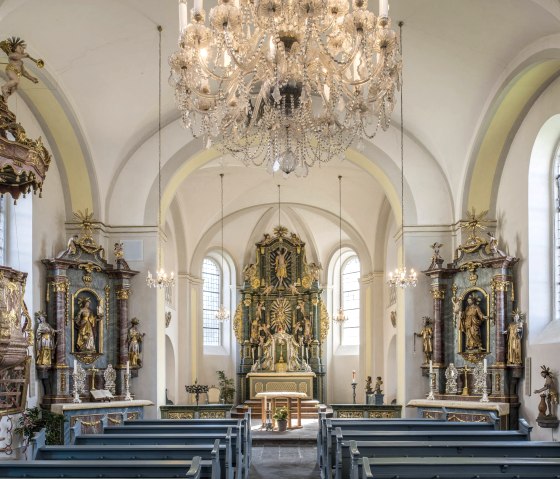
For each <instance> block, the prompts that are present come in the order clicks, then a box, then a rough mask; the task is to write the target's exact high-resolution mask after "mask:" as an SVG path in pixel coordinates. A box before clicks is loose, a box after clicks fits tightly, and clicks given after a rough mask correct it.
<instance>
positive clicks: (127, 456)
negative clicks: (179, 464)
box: [32, 429, 233, 479]
mask: <svg viewBox="0 0 560 479" xmlns="http://www.w3.org/2000/svg"><path fill="white" fill-rule="evenodd" d="M45 435H46V434H45V430H44V429H42V430H41V431H40V432H39V433H37V434H36V435H35V436H34V437H33V439H32V442H33V449H32V451H33V455H32V459H33V460H55V461H56V460H58V461H68V460H73V461H76V460H86V461H87V460H90V461H91V460H98V461H99V460H102V461H104V460H110V461H115V460H117V461H120V460H137V459H143V460H193V459H194V458H195V457H200V459H202V460H204V461H211V463H212V468H211V470H208V469H207V468H203V469H202V470H201V474H200V477H201V479H202V478H206V479H233V467H230V466H228V467H226V445H225V444H220V440H219V439H216V440H215V441H214V443H213V444H205V445H166V446H161V445H159V446H154V445H136V446H128V445H115V446H111V447H107V446H95V445H94V446H89V445H85V446H46V445H45Z"/></svg>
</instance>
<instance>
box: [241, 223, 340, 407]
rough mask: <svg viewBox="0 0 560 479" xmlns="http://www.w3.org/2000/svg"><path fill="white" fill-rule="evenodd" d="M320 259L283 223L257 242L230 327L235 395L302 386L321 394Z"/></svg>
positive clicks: (324, 322)
mask: <svg viewBox="0 0 560 479" xmlns="http://www.w3.org/2000/svg"><path fill="white" fill-rule="evenodd" d="M320 269H321V267H320V265H318V264H316V263H314V262H308V261H307V258H306V251H305V243H304V242H303V241H301V239H300V238H299V236H298V235H297V234H295V233H288V230H287V229H286V228H284V227H283V226H278V227H277V228H275V229H274V235H270V234H265V235H264V237H263V239H262V240H261V241H260V242H258V243H257V244H256V250H255V263H251V264H249V265H247V266H245V268H244V269H243V275H244V283H243V288H242V289H241V291H240V293H241V298H242V299H241V301H240V303H239V304H238V305H237V310H236V313H235V318H234V331H235V335H236V338H237V341H238V342H239V343H240V344H241V357H240V360H239V364H238V369H237V380H238V387H237V391H238V401H239V402H241V403H242V402H244V401H246V400H247V399H252V398H254V396H255V394H257V393H259V392H279V391H291V392H304V393H305V394H307V396H308V397H309V398H310V399H318V400H319V401H322V400H323V398H324V397H325V383H324V378H325V370H324V368H323V357H322V356H323V351H322V345H323V342H324V341H325V339H326V336H327V333H328V328H329V317H328V314H327V309H326V306H325V304H324V303H323V300H322V298H321V294H322V292H323V291H322V289H320V287H319V271H320Z"/></svg>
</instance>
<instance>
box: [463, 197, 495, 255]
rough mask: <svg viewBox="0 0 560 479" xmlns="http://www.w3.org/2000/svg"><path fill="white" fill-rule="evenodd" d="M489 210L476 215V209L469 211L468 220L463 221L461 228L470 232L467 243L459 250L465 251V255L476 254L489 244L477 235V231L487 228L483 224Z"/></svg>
mask: <svg viewBox="0 0 560 479" xmlns="http://www.w3.org/2000/svg"><path fill="white" fill-rule="evenodd" d="M487 214H488V210H484V211H481V212H480V213H478V214H477V213H476V210H475V209H474V207H473V208H472V211H467V219H466V220H461V222H460V224H459V228H461V229H466V230H470V232H469V236H468V238H467V241H466V242H465V243H464V244H462V245H461V246H459V248H458V249H459V250H463V251H464V252H465V253H474V252H475V251H476V250H477V249H479V248H480V247H481V246H486V245H487V244H488V242H487V241H486V240H484V239H482V238H481V237H480V236H478V235H477V230H481V231H482V230H485V229H486V226H484V225H482V222H483V221H485V220H486V215H487Z"/></svg>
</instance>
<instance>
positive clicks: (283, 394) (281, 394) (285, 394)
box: [255, 391, 307, 429]
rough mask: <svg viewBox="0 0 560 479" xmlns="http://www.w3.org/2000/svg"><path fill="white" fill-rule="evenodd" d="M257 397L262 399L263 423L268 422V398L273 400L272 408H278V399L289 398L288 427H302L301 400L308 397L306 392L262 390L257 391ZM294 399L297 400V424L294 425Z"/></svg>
mask: <svg viewBox="0 0 560 479" xmlns="http://www.w3.org/2000/svg"><path fill="white" fill-rule="evenodd" d="M255 398H256V399H260V400H261V401H262V402H261V410H262V412H261V419H262V423H263V424H265V423H266V411H267V409H266V407H267V403H268V400H269V399H270V400H271V402H272V406H271V407H272V410H273V411H274V409H275V408H276V400H277V399H287V400H288V429H296V428H301V427H302V425H301V400H302V398H303V399H307V394H305V393H296V392H290V391H277V392H276V391H275V392H262V393H257V394H256V395H255ZM292 399H295V400H296V401H297V426H293V427H292Z"/></svg>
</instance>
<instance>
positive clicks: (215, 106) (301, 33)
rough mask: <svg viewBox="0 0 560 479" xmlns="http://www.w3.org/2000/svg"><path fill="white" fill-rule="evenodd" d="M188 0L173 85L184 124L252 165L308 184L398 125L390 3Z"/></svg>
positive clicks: (182, 3)
mask: <svg viewBox="0 0 560 479" xmlns="http://www.w3.org/2000/svg"><path fill="white" fill-rule="evenodd" d="M187 11H188V8H187V0H179V23H180V36H179V48H178V50H177V51H176V52H175V53H173V54H172V55H171V57H170V59H169V63H170V66H171V77H170V83H171V85H172V86H173V87H174V89H175V97H176V102H177V106H178V108H179V110H180V111H181V114H182V121H183V125H184V126H185V127H186V128H190V130H191V132H192V134H193V135H194V136H195V137H200V136H202V137H205V138H206V139H207V142H206V145H207V146H210V145H211V143H212V139H214V140H217V142H218V147H219V148H220V149H221V150H222V151H223V152H226V153H230V154H232V155H233V156H234V157H235V158H238V159H239V160H241V161H242V162H243V163H245V164H246V165H256V166H260V165H263V166H265V167H266V168H267V170H268V171H269V172H270V173H274V172H275V171H278V170H280V171H282V172H283V173H284V174H290V173H292V172H294V174H295V175H297V176H306V175H307V173H308V170H309V167H311V166H313V165H314V164H315V163H319V164H321V163H326V162H328V161H330V160H331V159H332V158H341V159H342V158H344V154H345V151H346V150H347V149H348V147H349V146H350V144H351V143H352V142H353V141H354V140H355V139H358V138H360V139H361V138H365V139H372V138H373V137H374V136H375V134H376V133H377V130H378V128H379V126H381V128H382V129H383V130H386V129H387V128H388V127H389V123H390V117H391V114H392V112H393V109H394V106H395V102H396V95H395V91H396V90H397V89H399V88H400V81H401V80H400V78H401V68H402V64H401V57H400V52H399V48H398V43H399V41H398V37H397V34H396V33H395V31H394V30H393V29H392V28H391V20H390V19H389V15H388V13H389V6H388V0H379V15H378V16H376V15H375V14H374V13H373V12H371V11H370V10H368V0H353V1H352V2H349V1H348V0H299V1H296V0H218V5H217V6H215V7H213V8H211V9H210V14H209V18H208V19H209V22H208V25H207V24H206V11H205V10H204V8H203V6H202V0H194V7H193V8H192V10H191V22H190V23H188V20H187Z"/></svg>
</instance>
